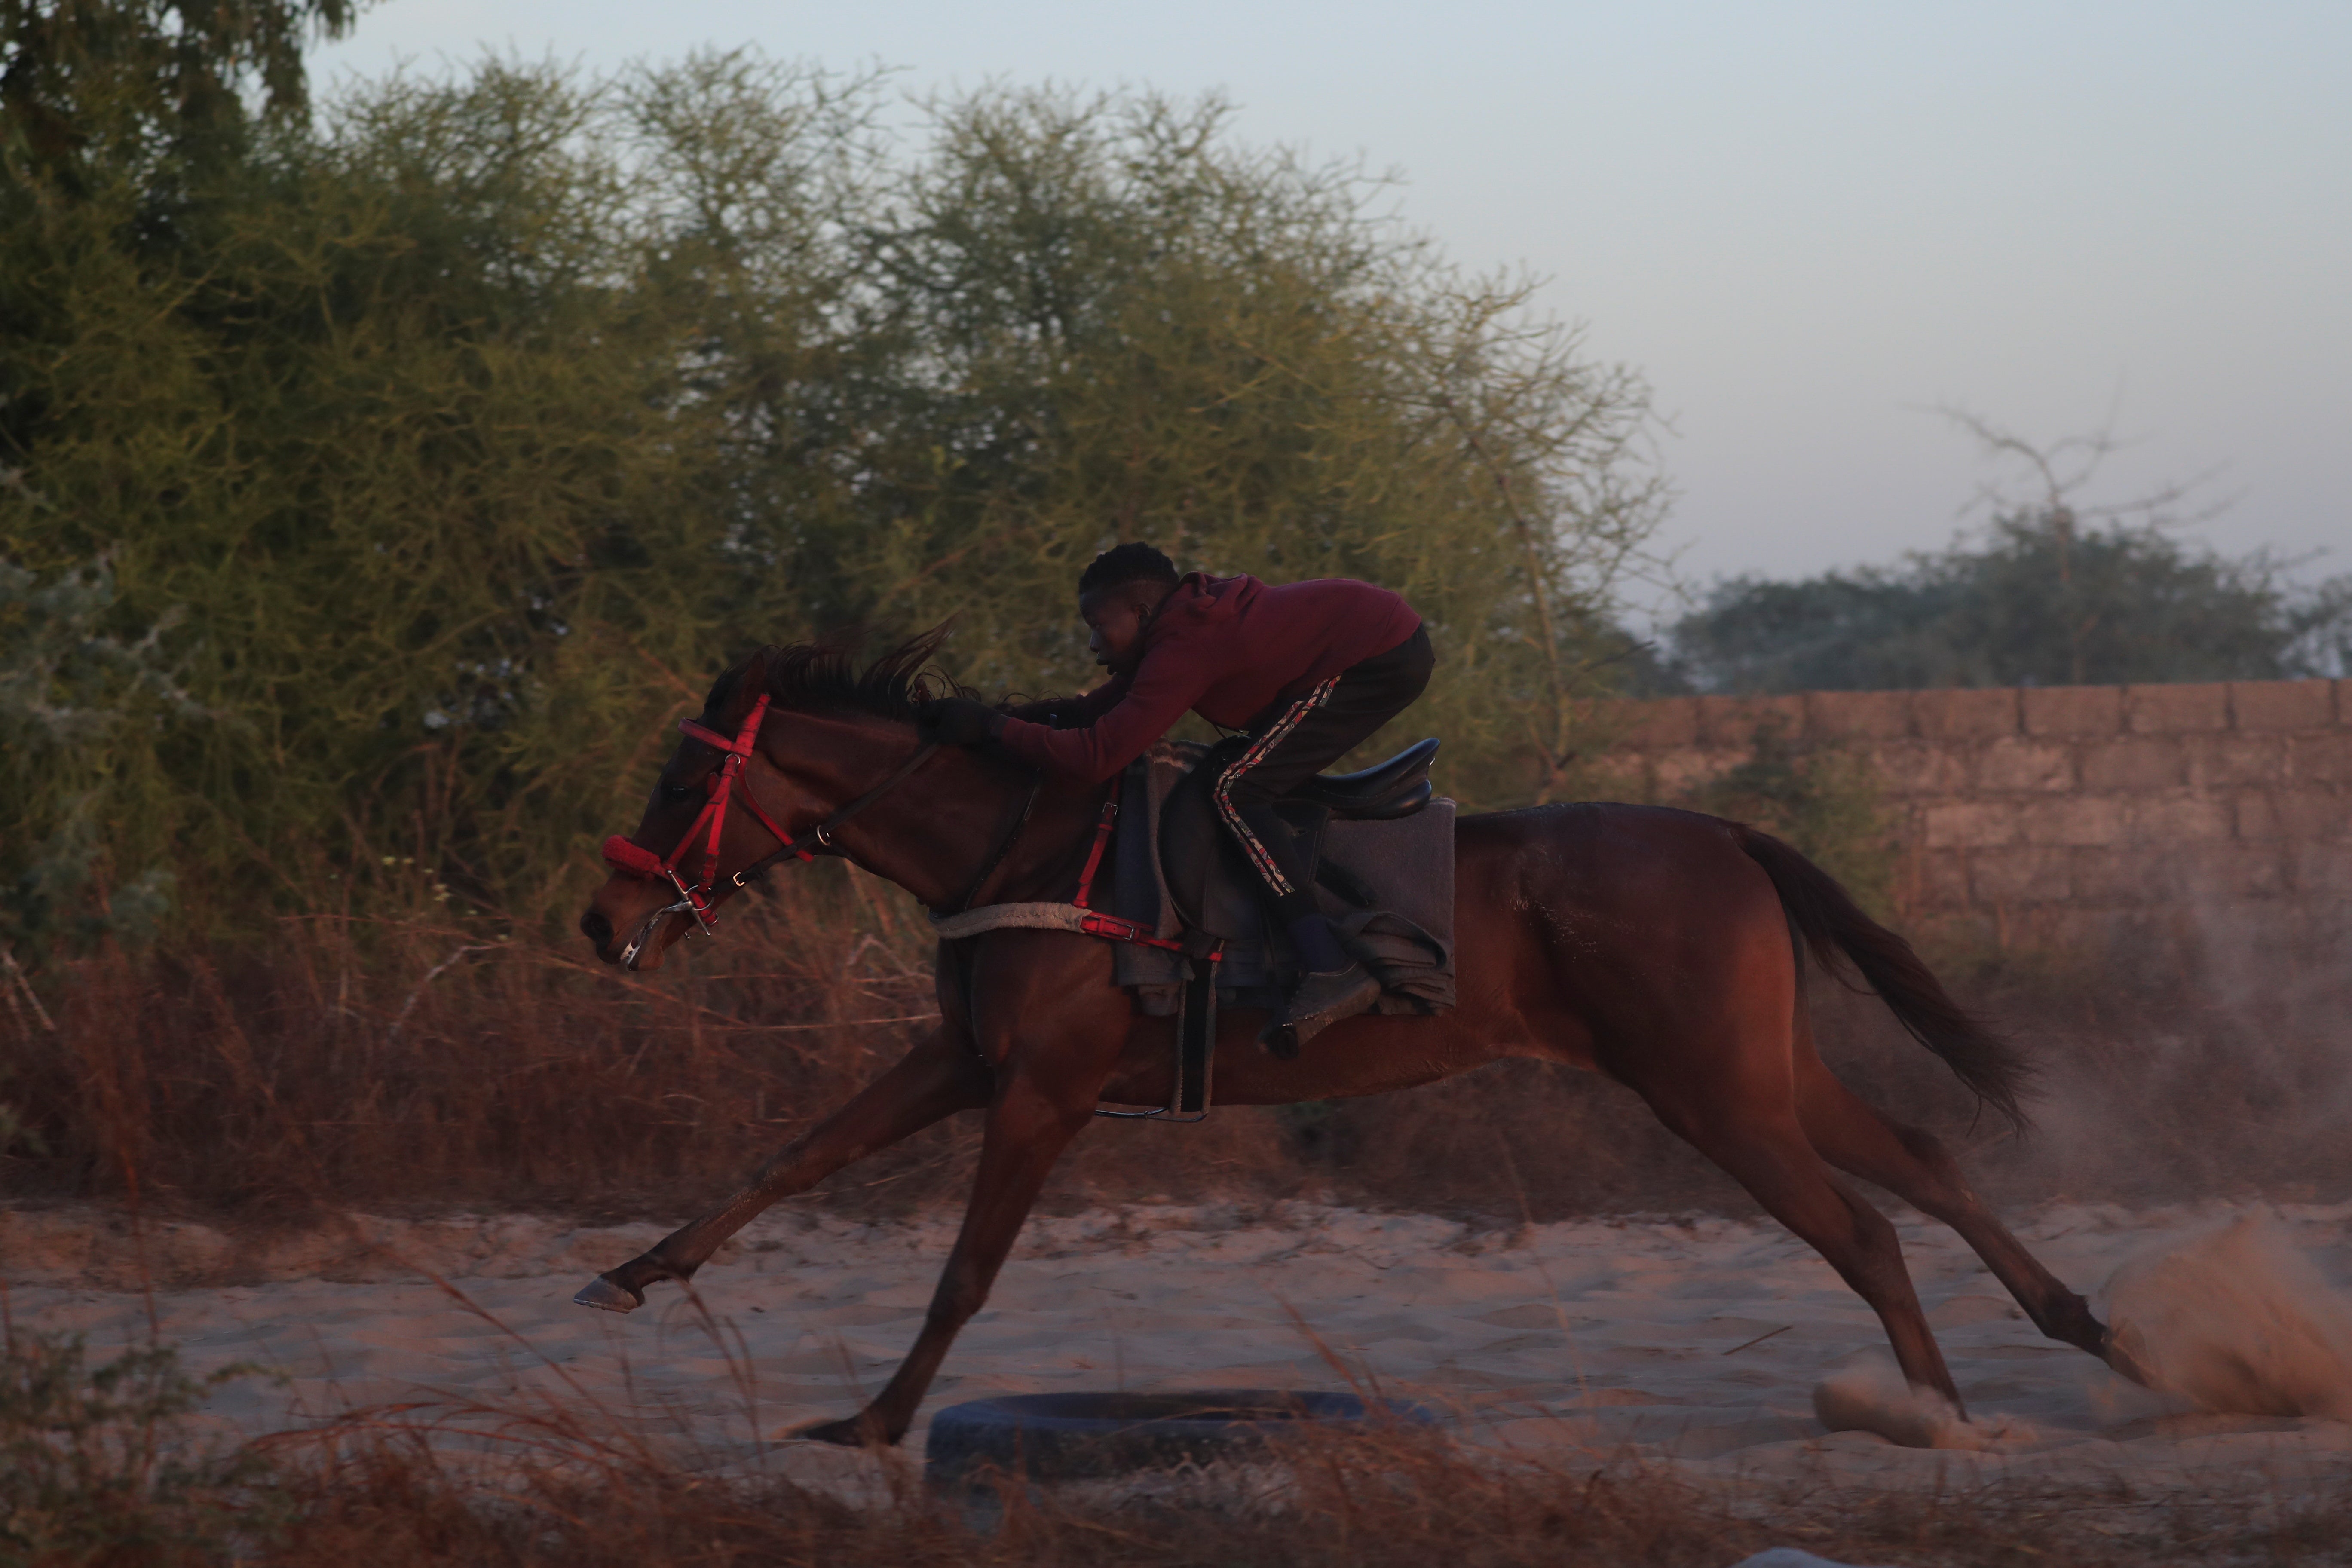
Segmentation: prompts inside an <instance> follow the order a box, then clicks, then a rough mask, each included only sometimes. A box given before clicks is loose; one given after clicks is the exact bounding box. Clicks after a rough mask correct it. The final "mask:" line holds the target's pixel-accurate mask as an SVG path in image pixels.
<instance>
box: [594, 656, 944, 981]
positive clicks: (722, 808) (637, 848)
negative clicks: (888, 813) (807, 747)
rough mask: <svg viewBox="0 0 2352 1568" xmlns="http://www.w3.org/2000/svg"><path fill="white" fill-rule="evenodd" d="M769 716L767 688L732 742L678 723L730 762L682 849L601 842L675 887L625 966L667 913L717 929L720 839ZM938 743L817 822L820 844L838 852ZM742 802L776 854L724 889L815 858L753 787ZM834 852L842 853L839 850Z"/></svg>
mask: <svg viewBox="0 0 2352 1568" xmlns="http://www.w3.org/2000/svg"><path fill="white" fill-rule="evenodd" d="M767 716H768V697H767V695H766V694H765V693H762V694H761V697H760V700H758V701H757V702H754V703H753V704H752V705H751V714H750V715H749V716H748V717H747V718H745V719H744V721H743V728H742V729H740V731H736V735H735V738H734V740H732V741H730V740H729V739H728V738H727V737H726V736H724V735H721V734H720V733H719V732H718V731H715V730H710V729H706V728H705V727H703V726H702V725H700V724H698V723H696V722H695V721H693V720H691V719H681V720H679V721H677V728H678V732H679V733H680V734H682V735H685V736H687V737H688V738H689V739H691V740H697V741H700V742H703V743H704V744H706V745H710V746H716V747H718V748H719V750H720V751H722V752H726V753H727V760H726V761H725V762H723V763H719V771H718V772H717V773H713V774H711V775H710V777H709V779H708V780H707V781H706V782H705V784H704V786H703V787H704V788H705V789H706V790H707V791H708V792H709V799H708V800H706V801H704V802H703V805H702V810H701V812H700V813H699V814H698V815H697V816H696V817H695V819H694V823H693V826H689V827H688V829H687V830H686V832H685V833H684V834H683V835H682V836H680V837H679V838H678V841H677V848H675V849H673V850H671V851H670V852H669V855H668V856H667V858H664V857H662V856H658V855H656V854H655V853H654V852H653V851H652V850H650V849H648V848H646V847H645V846H643V845H641V844H636V843H634V842H632V841H631V840H629V839H626V838H624V837H621V836H620V835H619V834H617V833H616V834H614V835H613V837H610V838H607V839H606V840H604V863H605V864H606V865H608V866H610V867H612V868H613V869H614V870H615V871H618V872H620V873H621V874H622V875H624V876H629V877H644V878H646V879H649V880H651V879H662V878H667V879H668V881H669V885H670V886H671V887H673V888H676V889H677V902H676V903H674V904H669V905H667V906H665V907H664V908H662V909H658V910H655V911H654V912H653V914H652V915H651V916H650V917H649V918H648V919H647V920H646V922H645V924H644V925H642V926H640V927H639V928H638V929H637V934H636V935H635V936H634V937H632V938H631V939H630V941H629V945H628V946H627V947H626V948H625V949H624V950H623V952H622V953H621V963H623V964H624V965H625V966H627V967H630V968H634V967H635V963H636V956H637V953H638V952H639V951H640V950H641V949H643V948H644V946H645V944H646V940H647V939H648V938H650V937H651V936H652V935H653V933H654V932H655V931H656V930H658V929H659V928H660V925H661V922H662V921H663V919H664V918H665V917H667V916H669V915H674V914H679V913H687V912H690V913H692V914H693V916H694V918H695V919H696V921H698V922H700V924H701V926H702V929H703V930H705V931H709V932H710V933H712V934H713V935H716V934H718V931H719V921H718V918H717V917H716V916H715V915H713V914H712V913H711V906H712V905H713V904H714V903H716V902H717V901H718V895H719V889H718V887H717V886H716V884H717V881H718V877H719V837H720V836H721V835H722V834H724V833H725V832H726V831H727V807H728V805H729V803H730V801H732V800H733V799H734V797H735V785H736V782H737V781H738V780H739V779H740V777H741V776H742V773H743V764H744V763H747V762H749V761H750V760H751V753H752V752H754V751H755V750H756V749H757V748H758V746H759V741H760V724H761V721H763V720H765V719H766V718H767ZM939 749H940V748H939V742H936V741H926V742H923V743H922V744H921V745H919V746H918V747H916V748H915V753H914V755H912V756H910V757H908V759H907V760H906V761H905V762H903V763H899V764H898V770H897V771H896V772H894V773H891V775H890V776H889V777H888V778H886V779H884V780H883V781H882V782H881V783H880V784H876V785H875V786H874V787H873V788H872V789H869V790H867V791H866V793H865V794H864V795H859V796H858V797H857V798H856V800H853V801H851V802H850V803H849V804H848V805H845V806H843V807H842V808H841V809H840V810H838V811H836V812H835V813H834V814H833V815H832V816H828V817H826V818H825V819H824V821H823V822H820V823H818V824H817V825H816V826H814V828H812V829H810V830H809V837H812V838H814V839H815V840H816V843H817V845H818V847H819V848H820V849H824V850H828V851H831V850H833V837H832V835H833V831H834V829H835V828H837V827H839V826H841V825H842V824H843V823H845V822H847V821H848V820H849V819H850V818H851V817H853V816H856V815H857V814H858V813H859V812H861V811H864V810H865V809H866V807H867V806H869V805H873V804H874V803H875V802H876V801H877V800H879V799H880V798H881V797H882V796H883V795H886V794H887V793H888V792H889V791H890V790H891V789H893V788H895V787H896V786H897V785H898V783H899V781H900V780H902V779H904V778H906V777H907V775H908V774H909V773H913V772H914V771H915V770H916V769H917V768H919V767H920V766H922V764H923V761H924V759H925V758H927V757H929V755H930V754H931V753H932V752H936V751H938V750H939ZM743 805H744V806H745V807H746V809H748V810H749V811H750V812H751V815H752V816H756V817H758V818H759V819H760V826H762V827H764V828H766V829H767V830H768V832H769V834H770V835H771V836H772V837H774V839H775V841H776V847H775V849H774V850H773V851H772V852H771V853H769V854H766V855H762V856H761V857H760V858H758V859H757V860H754V861H752V862H751V864H750V865H748V866H746V867H744V868H742V869H741V870H740V871H738V872H736V873H735V874H734V875H733V876H731V877H730V878H728V879H727V887H728V888H729V889H730V890H731V889H740V888H741V887H742V886H743V885H744V884H745V883H747V882H749V881H750V880H751V879H752V878H754V877H756V876H758V875H759V874H760V873H761V872H762V871H764V870H766V869H767V868H769V867H771V866H772V865H774V864H775V863H776V862H777V861H779V860H781V859H782V858H784V857H785V856H787V855H791V856H794V857H796V858H800V859H803V860H814V859H815V858H816V857H817V850H815V849H803V848H802V847H800V845H799V844H797V843H796V842H794V841H793V836H792V835H791V834H789V833H787V832H785V831H784V829H783V825H782V824H781V823H779V822H778V821H777V820H776V819H775V818H774V817H772V816H769V815H768V813H767V811H766V809H765V808H763V807H762V806H761V805H760V802H759V799H758V797H757V796H755V795H752V793H751V789H750V787H749V786H746V787H745V788H744V790H743ZM697 838H700V839H701V840H702V841H703V847H702V875H701V876H700V877H699V878H698V879H696V880H694V881H692V882H688V880H687V879H685V878H683V877H681V876H679V875H678V868H679V867H680V866H681V865H683V864H684V863H685V861H686V858H687V855H688V852H689V850H690V847H691V846H692V845H693V843H694V841H695V840H696V839H697ZM835 853H838V851H835Z"/></svg>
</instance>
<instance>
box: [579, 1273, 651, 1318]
mask: <svg viewBox="0 0 2352 1568" xmlns="http://www.w3.org/2000/svg"><path fill="white" fill-rule="evenodd" d="M645 1304H646V1299H645V1298H644V1297H643V1296H640V1295H638V1294H637V1293H636V1292H635V1290H625V1289H622V1288H621V1287H620V1286H618V1285H615V1284H614V1283H613V1281H612V1280H611V1279H607V1278H606V1277H605V1276H604V1275H602V1274H599V1275H598V1276H596V1278H594V1279H591V1280H590V1281H588V1283H587V1284H585V1285H583V1286H582V1287H581V1288H580V1294H578V1295H577V1296H574V1297H572V1305H573V1306H575V1307H594V1308H596V1309H597V1310H600V1311H605V1312H634V1311H635V1310H637V1309H638V1308H640V1307H642V1306H644V1305H645Z"/></svg>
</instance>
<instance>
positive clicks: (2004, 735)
mask: <svg viewBox="0 0 2352 1568" xmlns="http://www.w3.org/2000/svg"><path fill="white" fill-rule="evenodd" d="M1766 722H1772V723H1776V724H1778V725H1779V726H1780V729H1781V731H1782V733H1783V734H1785V735H1786V736H1787V737H1788V738H1789V739H1790V741H1791V742H1793V743H1794V744H1795V745H1796V747H1797V748H1798V750H1799V751H1800V752H1805V751H1810V750H1814V749H1818V748H1823V747H1836V748H1839V749H1841V750H1843V751H1844V752H1847V753H1849V754H1851V755H1853V756H1856V757H1860V758H1862V759H1864V760H1865V761H1867V762H1868V763H1869V764H1870V766H1871V768H1872V770H1873V772H1874V773H1875V775H1876V778H1877V781H1878V783H1879V785H1880V787H1881V789H1882V790H1883V791H1884V793H1885V801H1886V804H1887V805H1888V807H1889V809H1890V812H1891V815H1892V816H1893V817H1894V818H1895V825H1896V830H1897V834H1898V839H1899V844H1900V848H1901V855H1902V859H1901V867H1900V875H1899V878H1898V900H1899V902H1900V905H1901V913H1902V917H1903V919H1904V920H1905V921H1906V922H1910V923H1914V924H1918V923H1933V924H1937V925H1941V926H1944V927H1946V928H1955V927H1957V928H1959V930H1960V931H1962V932H1965V933H1968V934H1974V935H1978V936H1981V937H1982V938H1984V939H1985V940H1989V941H1991V942H1998V943H2000V944H2001V945H2003V946H2016V945H2020V944H2027V945H2036V946H2047V945H2053V944H2054V945H2060V946H2065V947H2070V948H2074V949H2090V950H2094V951H2105V952H2109V953H2113V954H2117V955H2122V954H2126V953H2128V954H2130V955H2134V956H2137V957H2138V958H2140V959H2142V960H2145V961H2153V962H2157V963H2174V962H2182V961H2188V960H2196V959H2201V960H2202V961H2204V962H2208V963H2211V962H2215V961H2225V962H2234V961H2235V957H2236V956H2240V955H2245V954H2255V953H2275V952H2280V951H2283V948H2282V944H2284V949H2289V950H2292V951H2293V952H2296V953H2298V954H2300V955H2304V956H2307V957H2311V958H2316V959H2319V960H2321V961H2323V962H2330V961H2335V960H2338V959H2341V960H2345V961H2347V962H2352V680H2336V681H2329V680H2273V681H2240V682H2229V683H2221V684H2214V685H2198V686H2077V687H2048V688H2027V689H1999V690H1949V691H1814V692H1803V693H1799V694H1795V695H1790V696H1780V697H1756V698H1729V697H1680V698H1672V699H1668V700H1663V701H1652V702H1627V703H1620V704H1616V705H1613V708H1612V710H1611V712H1610V713H1609V714H1608V715H1607V716H1606V718H1605V719H1604V726H1605V728H1606V729H1607V730H1608V731H1609V732H1611V733H1612V735H1613V740H1612V743H1611V746H1610V751H1609V759H1608V761H1607V763H1604V764H1603V767H1604V771H1605V772H1606V773H1609V774H1611V775H1613V776H1612V778H1611V780H1610V782H1611V783H1612V784H1614V785H1616V786H1617V788H1618V789H1619V790H1620V791H1621V792H1622V793H1625V794H1630V795H1637V796H1638V797H1640V798H1647V799H1652V800H1669V799H1672V798H1674V797H1675V795H1677V794H1678V793H1680V792H1681V791H1682V790H1684V789H1686V788H1688V787H1689V786H1690V785H1692V784H1696V783H1698V782H1700V781H1702V780H1704V779H1706V778H1708V777H1710V776H1712V775H1714V774H1716V773H1721V772H1722V771H1724V770H1725V769H1727V768H1729V767H1731V766H1732V765H1734V764H1735V763H1738V762H1740V761H1742V760H1743V759H1745V758H1746V757H1747V756H1748V754H1749V752H1750V751H1751V748H1752V745H1753V742H1754V738H1755V735H1756V732H1757V729H1758V727H1759V725H1760V724H1763V723H1766ZM2347 986H2352V974H2347Z"/></svg>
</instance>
